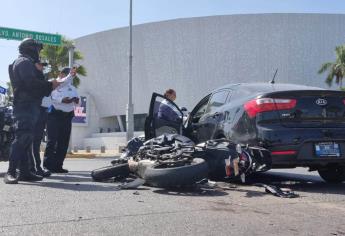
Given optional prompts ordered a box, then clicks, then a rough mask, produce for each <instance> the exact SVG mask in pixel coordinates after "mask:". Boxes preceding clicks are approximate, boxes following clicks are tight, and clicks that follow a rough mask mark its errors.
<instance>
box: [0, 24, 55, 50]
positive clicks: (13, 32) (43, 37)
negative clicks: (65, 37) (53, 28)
mask: <svg viewBox="0 0 345 236" xmlns="http://www.w3.org/2000/svg"><path fill="white" fill-rule="evenodd" d="M0 38H4V39H11V40H20V41H21V40H23V39H25V38H32V39H34V40H37V41H39V42H41V43H44V44H50V45H55V46H59V45H61V35H58V34H47V33H41V32H34V31H27V30H20V29H11V28H5V27H0Z"/></svg>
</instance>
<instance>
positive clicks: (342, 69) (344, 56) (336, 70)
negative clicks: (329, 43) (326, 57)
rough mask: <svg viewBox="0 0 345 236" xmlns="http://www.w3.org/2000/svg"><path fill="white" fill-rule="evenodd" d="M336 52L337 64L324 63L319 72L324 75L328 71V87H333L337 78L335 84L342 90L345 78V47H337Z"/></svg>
mask: <svg viewBox="0 0 345 236" xmlns="http://www.w3.org/2000/svg"><path fill="white" fill-rule="evenodd" d="M335 52H336V60H335V62H326V63H324V64H323V65H322V66H321V68H320V70H319V71H318V72H319V74H322V73H324V72H325V71H328V75H327V78H326V81H325V82H326V83H327V84H328V86H331V85H332V83H333V80H334V78H335V83H336V84H338V85H339V88H340V89H342V82H343V78H344V76H345V45H342V46H338V47H336V48H335Z"/></svg>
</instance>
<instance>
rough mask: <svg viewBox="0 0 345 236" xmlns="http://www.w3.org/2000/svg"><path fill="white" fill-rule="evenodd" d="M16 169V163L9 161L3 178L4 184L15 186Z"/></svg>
mask: <svg viewBox="0 0 345 236" xmlns="http://www.w3.org/2000/svg"><path fill="white" fill-rule="evenodd" d="M17 167H18V161H17V160H13V159H10V160H9V163H8V171H7V173H6V174H5V176H4V182H5V184H17V183H18V178H17V175H16V172H17Z"/></svg>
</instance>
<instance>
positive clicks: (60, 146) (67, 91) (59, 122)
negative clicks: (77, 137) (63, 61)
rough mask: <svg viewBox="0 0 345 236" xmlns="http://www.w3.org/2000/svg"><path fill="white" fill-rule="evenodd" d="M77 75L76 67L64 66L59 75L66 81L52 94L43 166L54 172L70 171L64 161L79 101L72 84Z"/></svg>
mask: <svg viewBox="0 0 345 236" xmlns="http://www.w3.org/2000/svg"><path fill="white" fill-rule="evenodd" d="M75 75H76V68H72V69H70V68H64V69H63V70H62V71H61V73H60V75H59V77H60V79H61V81H64V82H63V83H62V84H61V85H60V86H59V87H57V88H56V89H55V90H54V91H53V92H52V94H51V98H52V104H53V105H52V108H51V110H50V111H49V113H48V120H47V131H48V142H47V146H46V150H45V153H44V160H43V166H44V167H45V168H46V169H48V170H49V171H50V172H52V173H67V172H68V170H66V169H64V168H63V162H64V160H65V156H66V153H67V149H68V144H69V139H70V135H71V127H72V118H73V117H74V107H75V105H76V104H77V103H79V97H78V94H77V90H76V88H75V87H74V86H73V84H72V82H73V78H74V76H75ZM65 76H66V77H65Z"/></svg>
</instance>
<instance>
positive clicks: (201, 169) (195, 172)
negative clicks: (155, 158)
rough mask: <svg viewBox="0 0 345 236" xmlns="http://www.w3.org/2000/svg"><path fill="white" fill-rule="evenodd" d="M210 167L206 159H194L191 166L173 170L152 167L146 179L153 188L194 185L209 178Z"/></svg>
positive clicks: (146, 173) (147, 170)
mask: <svg viewBox="0 0 345 236" xmlns="http://www.w3.org/2000/svg"><path fill="white" fill-rule="evenodd" d="M207 174H208V165H207V163H206V162H205V160H204V159H201V158H194V159H193V161H192V163H191V165H185V166H180V167H172V168H161V167H159V166H150V167H148V168H147V169H146V171H145V175H144V179H145V182H146V184H147V185H150V186H153V187H162V188H168V187H180V186H188V185H193V184H195V183H196V182H198V181H200V180H202V179H204V178H207Z"/></svg>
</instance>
